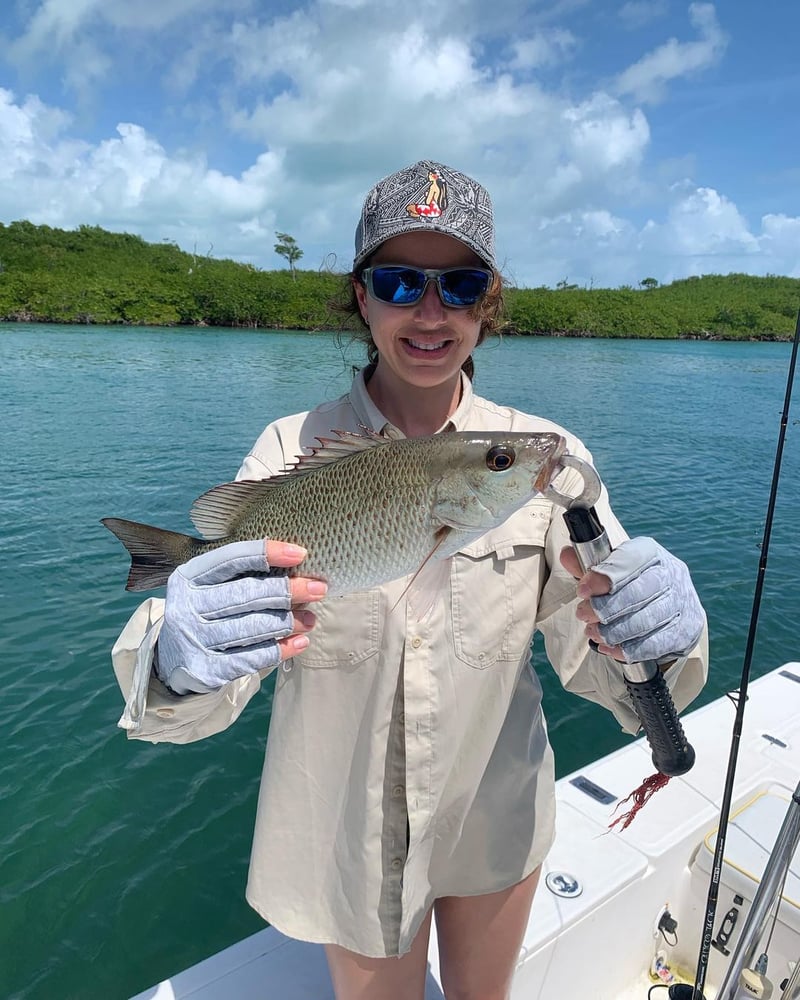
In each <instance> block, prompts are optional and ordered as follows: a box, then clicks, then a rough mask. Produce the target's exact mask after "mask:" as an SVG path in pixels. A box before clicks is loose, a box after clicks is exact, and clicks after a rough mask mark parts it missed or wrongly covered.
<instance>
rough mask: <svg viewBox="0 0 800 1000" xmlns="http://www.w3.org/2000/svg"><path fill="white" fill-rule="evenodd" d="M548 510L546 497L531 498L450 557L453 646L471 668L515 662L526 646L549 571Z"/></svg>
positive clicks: (527, 646)
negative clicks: (533, 499)
mask: <svg viewBox="0 0 800 1000" xmlns="http://www.w3.org/2000/svg"><path fill="white" fill-rule="evenodd" d="M551 512H552V505H551V504H550V503H549V502H548V501H546V500H543V499H542V500H535V501H531V503H529V504H526V506H525V507H523V508H522V509H521V510H519V511H517V512H516V513H515V514H513V515H512V516H511V517H510V518H509V519H508V520H507V521H505V522H504V523H503V524H502V525H501V526H500V527H499V528H495V529H493V530H492V531H489V532H487V533H486V534H485V535H482V536H481V537H480V538H479V539H477V541H475V542H472V543H470V544H469V545H466V546H464V548H463V549H461V550H460V551H459V552H457V553H456V554H455V556H454V557H453V565H452V569H451V573H450V586H451V601H452V608H451V610H452V636H453V648H454V652H455V655H456V656H457V657H458V659H459V660H461V661H462V662H464V663H466V664H468V665H469V666H470V667H474V668H476V669H478V670H483V669H485V668H486V667H490V666H492V665H493V664H495V663H497V662H498V661H517V662H518V661H519V660H520V658H521V657H522V656H523V655H525V654H526V653H527V651H528V650H529V648H530V643H531V638H532V636H533V631H534V628H535V625H536V612H537V609H538V606H539V594H540V593H541V589H542V586H543V584H544V581H545V579H546V576H547V566H546V562H545V555H544V545H545V539H546V537H547V530H548V527H549V525H550V515H551Z"/></svg>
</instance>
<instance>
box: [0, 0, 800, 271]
mask: <svg viewBox="0 0 800 1000" xmlns="http://www.w3.org/2000/svg"><path fill="white" fill-rule="evenodd" d="M798 37H800V4H798V3H797V2H796V0H759V2H755V0H718V2H716V3H707V2H693V3H686V2H685V0H528V2H523V0H494V2H489V3H487V2H486V0H437V2H436V3H434V4H421V3H417V4H407V3H398V2H396V0H310V2H295V0H271V2H264V0H135V2H134V0H0V222H4V223H9V222H12V221H14V220H16V219H28V220H30V221H31V222H33V223H36V224H47V225H50V226H56V227H59V228H64V229H72V228H75V227H77V226H79V225H92V226H101V227H102V228H104V229H109V230H114V231H119V232H128V233H136V234H138V235H140V236H141V237H142V238H143V239H145V240H147V241H150V242H154V243H157V242H161V241H174V242H176V243H177V244H178V245H179V246H180V247H181V248H182V249H184V250H187V251H190V252H192V253H196V254H198V255H211V256H214V257H218V258H232V259H234V260H239V261H243V262H248V263H251V264H252V265H254V266H256V267H258V268H264V269H273V268H278V267H285V266H286V263H285V261H284V260H282V258H280V257H279V256H277V255H276V254H275V252H274V245H275V242H276V235H275V234H276V232H286V233H289V234H290V235H292V236H293V237H294V238H295V239H296V240H297V243H298V245H299V247H300V248H301V249H302V250H303V254H304V256H303V259H302V261H301V262H300V266H301V267H305V268H309V269H318V268H332V269H333V270H336V271H346V270H349V268H350V266H351V264H352V256H353V233H354V229H355V225H356V222H357V220H358V215H359V213H360V209H361V203H362V201H363V199H364V196H365V194H366V193H367V191H368V190H369V188H370V187H371V186H372V185H373V184H374V183H375V182H376V181H377V180H378V179H379V178H381V177H383V176H385V175H386V174H389V173H391V172H393V171H394V170H397V169H399V168H400V167H402V166H405V165H407V164H410V163H414V162H416V161H417V160H419V159H433V160H436V161H438V162H441V163H443V164H446V165H449V166H451V167H454V168H456V169H459V170H462V171H464V172H466V173H468V174H470V175H471V176H473V177H475V178H476V179H477V180H479V181H480V182H481V183H482V184H484V186H485V187H486V188H487V189H488V190H489V192H490V194H491V196H492V200H493V202H494V208H495V222H496V228H497V252H498V261H499V264H500V266H501V269H502V271H503V273H504V275H505V276H506V278H508V280H509V281H511V282H512V283H514V284H516V285H519V286H523V287H534V286H539V285H547V286H550V287H554V286H556V285H557V284H558V283H559V282H562V281H566V282H568V283H575V284H578V285H581V286H585V287H618V286H620V285H627V284H629V285H634V286H637V285H638V284H639V282H640V281H641V280H642V279H644V278H655V279H656V280H657V281H659V282H662V283H665V282H669V281H673V280H675V279H677V278H682V277H686V276H689V275H697V274H712V273H714V274H727V273H730V272H745V273H748V274H785V275H791V276H794V277H800V142H798V128H799V127H800V113H799V111H800V67H799V66H798V61H797V54H796V39H797V38H798Z"/></svg>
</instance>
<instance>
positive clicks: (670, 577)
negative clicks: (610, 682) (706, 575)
mask: <svg viewBox="0 0 800 1000" xmlns="http://www.w3.org/2000/svg"><path fill="white" fill-rule="evenodd" d="M592 569H593V570H594V571H595V572H597V573H602V574H604V575H605V576H607V577H609V579H610V580H611V590H610V592H609V593H608V594H603V595H602V596H600V597H592V598H591V605H592V607H593V608H594V610H595V612H596V614H597V615H598V617H599V618H600V624H599V626H598V627H599V630H600V635H601V636H602V637H603V642H604V643H605V644H606V645H608V646H621V647H622V651H623V653H624V655H625V659H626V661H627V662H628V663H640V662H642V661H643V660H662V661H665V660H667V659H669V658H676V657H681V656H686V654H687V653H689V652H690V651H691V650H692V649H693V648H694V646H695V645H696V644H697V642H698V640H699V639H700V636H701V634H702V632H703V627H704V625H705V613H704V611H703V608H702V606H701V604H700V599H699V597H698V596H697V592H696V590H695V589H694V585H693V584H692V580H691V577H690V576H689V570H688V569H687V567H686V564H685V563H683V562H681V560H680V559H676V558H675V556H673V555H672V553H671V552H667V550H666V549H665V548H662V546H660V545H659V544H658V542H656V541H655V540H654V539H653V538H631V539H629V540H628V541H626V542H623V543H622V544H621V545H620V546H619V547H618V548H616V549H614V551H613V552H612V553H611V555H610V556H609V557H608V558H607V559H604V560H603V561H602V562H600V563H598V564H597V565H596V566H593V567H592Z"/></svg>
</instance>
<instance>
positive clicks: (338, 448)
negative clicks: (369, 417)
mask: <svg viewBox="0 0 800 1000" xmlns="http://www.w3.org/2000/svg"><path fill="white" fill-rule="evenodd" d="M361 431H362V433H361V434H356V433H355V432H354V431H339V430H334V431H332V433H333V434H335V435H336V437H335V438H329V437H318V438H317V439H316V440H317V441H319V444H320V447H319V448H314V449H313V450H312V451H311V453H310V454H309V455H298V456H297V460H296V462H295V464H294V465H290V466H288V467H287V468H286V469H284V470H283V472H282V473H281V475H282V476H283V475H287V474H288V475H295V476H296V475H304V474H305V473H307V472H312V471H313V470H314V469H320V468H322V467H323V466H325V465H330V463H331V462H337V461H338V460H339V459H340V458H347V457H348V456H349V455H357V454H358V453H359V452H362V451H367V450H368V449H369V448H375V447H377V446H378V445H385V444H389V441H390V439H389V438H385V437H383V436H382V435H380V434H378V433H377V432H376V431H373V430H372V429H371V428H369V427H364V426H363V425H362V427H361Z"/></svg>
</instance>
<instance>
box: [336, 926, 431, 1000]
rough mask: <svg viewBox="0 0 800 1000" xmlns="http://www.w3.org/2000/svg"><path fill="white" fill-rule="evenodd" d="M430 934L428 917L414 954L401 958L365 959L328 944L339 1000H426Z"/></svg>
mask: <svg viewBox="0 0 800 1000" xmlns="http://www.w3.org/2000/svg"><path fill="white" fill-rule="evenodd" d="M430 933H431V915H430V913H429V914H428V916H427V917H426V918H425V920H424V922H423V924H422V927H420V929H419V931H418V932H417V936H416V937H415V938H414V943H413V944H412V945H411V950H410V951H408V952H406V954H405V955H402V956H401V957H400V958H366V957H365V956H364V955H358V954H357V953H356V952H354V951H348V950H347V948H342V947H341V946H340V945H338V944H326V945H325V955H326V957H327V959H328V968H329V969H330V972H331V981H332V982H333V990H334V993H335V994H336V1000H423V997H424V995H425V978H426V975H427V969H428V938H429V937H430Z"/></svg>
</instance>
